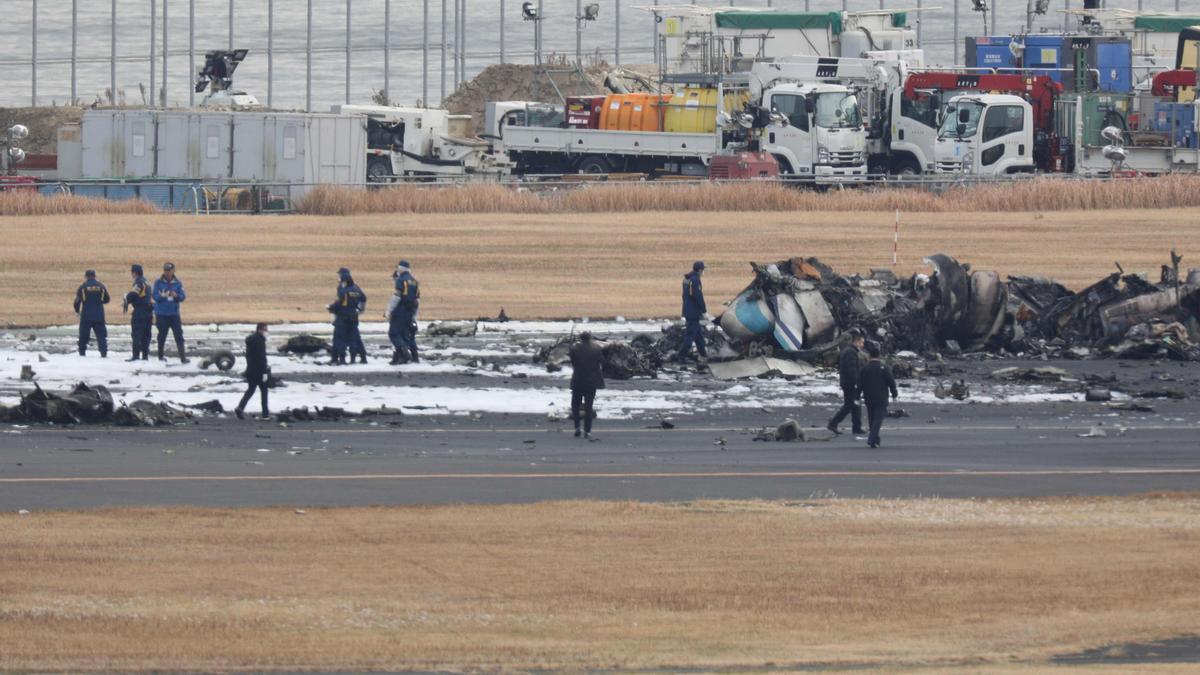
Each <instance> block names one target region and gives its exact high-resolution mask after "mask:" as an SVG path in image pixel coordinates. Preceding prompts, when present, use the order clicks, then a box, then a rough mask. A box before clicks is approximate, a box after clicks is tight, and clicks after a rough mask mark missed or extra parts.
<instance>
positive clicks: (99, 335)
mask: <svg viewBox="0 0 1200 675" xmlns="http://www.w3.org/2000/svg"><path fill="white" fill-rule="evenodd" d="M83 276H84V282H83V284H81V285H80V286H79V289H78V290H76V291H75V313H76V314H78V315H79V355H80V356H85V355H86V354H87V348H88V343H89V342H91V338H92V334H93V333H94V334H95V335H96V346H97V347H99V348H100V358H105V357H107V356H108V326H107V325H106V324H105V323H104V306H105V305H107V304H108V301H109V300H110V299H111V298H110V297H109V295H108V289H107V288H105V287H104V284H102V283H100V282H99V281H96V270H88V271H86V272H84V273H83Z"/></svg>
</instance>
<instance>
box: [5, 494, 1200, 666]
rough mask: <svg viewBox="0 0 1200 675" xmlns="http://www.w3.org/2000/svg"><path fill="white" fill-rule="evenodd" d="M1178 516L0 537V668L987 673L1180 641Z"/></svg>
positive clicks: (271, 513)
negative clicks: (951, 668)
mask: <svg viewBox="0 0 1200 675" xmlns="http://www.w3.org/2000/svg"><path fill="white" fill-rule="evenodd" d="M1197 516H1200V497H1197V496H1194V495H1175V496H1159V497H1139V498H1115V499H1091V498H1088V499H1083V498H1080V499H1050V500H1033V501H1028V500H1013V501H947V500H913V501H854V500H846V501H842V500H832V501H829V500H820V501H816V500H814V501H804V502H786V503H785V502H700V503H687V504H634V503H590V502H571V503H543V504H536V505H527V506H444V507H414V508H371V509H362V508H347V509H308V510H307V513H305V514H298V513H295V512H293V511H292V510H291V509H244V510H212V509H158V508H144V509H119V510H108V511H89V512H48V513H34V514H32V515H27V516H18V515H16V514H6V515H2V516H0V530H2V531H3V532H4V533H5V545H4V546H3V547H0V589H3V593H2V594H0V644H4V645H5V648H4V649H3V650H0V668H2V669H6V670H10V669H37V670H43V669H44V670H90V669H107V670H122V671H124V670H139V669H171V670H222V669H239V668H241V669H246V668H248V669H271V668H288V669H304V668H322V669H340V670H366V669H389V670H404V669H413V670H441V669H453V670H459V669H463V670H504V669H530V668H571V669H585V668H617V669H622V668H653V667H667V668H678V667H701V668H705V667H737V666H746V667H750V666H762V665H765V664H769V663H773V664H777V665H786V664H811V663H835V664H836V663H859V664H862V663H866V664H881V665H887V664H892V665H896V664H927V665H938V664H946V663H958V664H972V665H973V667H981V666H983V667H986V666H985V664H996V665H1000V664H1006V663H1012V662H1034V663H1037V662H1040V661H1043V660H1045V659H1047V658H1048V657H1050V656H1052V655H1054V654H1062V653H1068V652H1074V651H1077V650H1079V649H1082V648H1085V647H1094V646H1098V645H1106V644H1114V643H1122V642H1125V641H1141V640H1150V639H1155V638H1163V637H1170V636H1174V635H1178V634H1184V633H1191V632H1195V628H1196V624H1195V617H1196V616H1197V615H1200V596H1198V595H1197V594H1196V593H1195V592H1194V591H1195V588H1196V587H1197V584H1200V559H1198V558H1197V557H1196V555H1195V552H1196V550H1197V546H1200V518H1198V517H1197Z"/></svg>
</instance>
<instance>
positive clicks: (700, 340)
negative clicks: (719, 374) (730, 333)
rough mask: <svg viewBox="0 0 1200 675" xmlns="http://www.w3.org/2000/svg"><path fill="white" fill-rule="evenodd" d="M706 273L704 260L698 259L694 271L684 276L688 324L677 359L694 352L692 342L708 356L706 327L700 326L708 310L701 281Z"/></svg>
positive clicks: (676, 355) (702, 357)
mask: <svg viewBox="0 0 1200 675" xmlns="http://www.w3.org/2000/svg"><path fill="white" fill-rule="evenodd" d="M703 273H704V261H703V260H697V261H696V262H695V263H693V264H692V271H691V272H690V273H688V274H685V275H684V276H683V319H684V321H685V322H686V326H685V328H684V332H683V342H682V343H681V344H680V345H679V350H678V351H677V352H676V354H675V360H677V361H683V360H684V359H686V358H687V357H688V356H689V355H690V354H691V352H692V344H695V345H696V353H697V354H699V355H700V358H701V359H707V358H708V348H707V347H706V346H705V344H704V328H702V327H701V326H700V321H701V319H703V318H704V315H705V313H707V312H708V306H707V305H705V304H704V286H703V285H702V284H701V283H700V275H701V274H703Z"/></svg>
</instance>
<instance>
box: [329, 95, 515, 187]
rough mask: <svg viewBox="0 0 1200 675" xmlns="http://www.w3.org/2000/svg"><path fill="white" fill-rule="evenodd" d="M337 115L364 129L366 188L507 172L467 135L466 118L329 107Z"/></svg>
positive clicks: (432, 111) (418, 110)
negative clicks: (357, 119)
mask: <svg viewBox="0 0 1200 675" xmlns="http://www.w3.org/2000/svg"><path fill="white" fill-rule="evenodd" d="M334 110H335V112H337V113H339V114H343V115H362V116H364V117H366V126H367V148H366V152H367V175H366V178H367V182H371V183H387V182H391V181H393V180H395V179H396V178H397V177H438V176H466V175H468V174H481V175H482V174H488V175H491V174H499V173H503V172H504V171H506V170H507V164H506V163H505V162H504V161H503V159H502V158H497V157H496V156H494V155H492V154H491V153H489V149H490V145H489V143H488V142H487V141H485V140H483V139H481V138H475V137H474V136H473V135H472V134H471V132H470V127H471V116H470V115H452V114H450V113H449V112H448V111H446V110H438V109H434V108H405V107H398V106H395V107H393V106H377V105H341V106H335V107H334Z"/></svg>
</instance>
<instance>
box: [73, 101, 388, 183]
mask: <svg viewBox="0 0 1200 675" xmlns="http://www.w3.org/2000/svg"><path fill="white" fill-rule="evenodd" d="M82 137H83V142H82V146H83V149H82V162H81V165H82V173H83V177H84V178H169V179H194V180H207V181H213V180H222V181H232V182H272V183H335V184H341V185H359V184H362V183H363V182H364V181H365V179H366V147H367V138H366V122H365V119H364V118H363V117H361V116H358V115H332V114H306V113H270V112H220V111H175V110H161V111H158V110H89V111H86V112H85V113H84V116H83V125H82Z"/></svg>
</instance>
